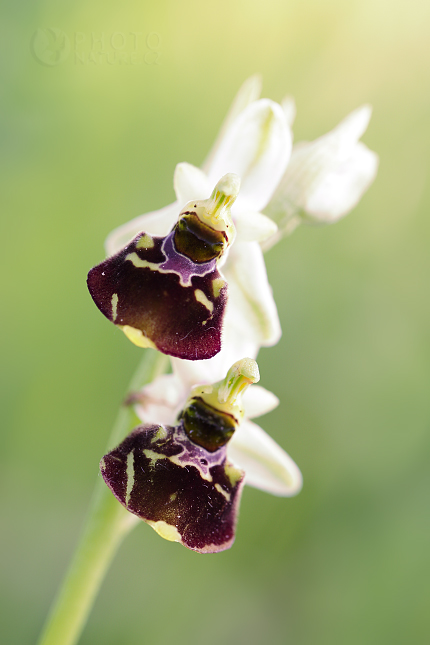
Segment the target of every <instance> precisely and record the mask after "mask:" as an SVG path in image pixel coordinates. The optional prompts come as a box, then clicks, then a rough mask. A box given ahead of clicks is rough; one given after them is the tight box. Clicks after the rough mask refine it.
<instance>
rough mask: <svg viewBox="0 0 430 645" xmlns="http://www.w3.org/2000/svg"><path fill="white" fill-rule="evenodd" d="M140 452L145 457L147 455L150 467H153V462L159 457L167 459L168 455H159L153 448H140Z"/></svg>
mask: <svg viewBox="0 0 430 645" xmlns="http://www.w3.org/2000/svg"><path fill="white" fill-rule="evenodd" d="M142 452H143V454H144V455H145V457H148V459H150V460H151V467H152V468H154V467H155V464H156V463H157V461H159V460H160V459H168V457H166V455H160V453H159V452H154V451H153V450H147V449H146V450H142Z"/></svg>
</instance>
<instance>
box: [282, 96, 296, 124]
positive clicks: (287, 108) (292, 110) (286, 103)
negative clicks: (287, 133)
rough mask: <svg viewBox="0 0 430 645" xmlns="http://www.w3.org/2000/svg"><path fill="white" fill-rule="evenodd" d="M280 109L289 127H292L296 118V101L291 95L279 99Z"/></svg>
mask: <svg viewBox="0 0 430 645" xmlns="http://www.w3.org/2000/svg"><path fill="white" fill-rule="evenodd" d="M281 106H282V109H283V110H284V114H285V118H286V119H287V123H288V125H289V127H290V128H292V127H293V123H294V120H295V118H296V112H297V110H296V102H295V100H294V99H293V97H292V96H285V97H284V98H283V99H282V101H281Z"/></svg>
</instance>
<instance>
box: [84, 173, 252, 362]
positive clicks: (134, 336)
mask: <svg viewBox="0 0 430 645" xmlns="http://www.w3.org/2000/svg"><path fill="white" fill-rule="evenodd" d="M239 185H240V180H239V177H238V176H237V175H235V174H233V173H229V174H226V175H225V176H224V177H222V178H221V179H220V181H219V182H218V183H217V185H216V186H215V188H214V190H213V192H212V194H211V196H210V198H208V199H205V200H197V199H196V200H193V201H190V202H189V203H187V204H186V205H185V206H184V208H183V209H182V211H181V213H180V215H179V219H178V221H177V222H176V224H175V226H174V227H173V229H172V230H171V232H170V233H169V234H168V235H166V236H165V237H155V236H153V235H150V234H149V233H147V232H142V233H139V234H138V235H137V236H136V237H135V238H134V239H133V240H132V241H131V242H130V243H129V244H127V245H126V246H125V248H124V249H122V250H121V251H119V252H118V253H116V254H115V255H113V256H112V257H110V258H108V259H107V260H105V261H104V262H102V263H101V264H99V265H97V266H96V267H94V268H93V269H91V271H90V272H89V274H88V280H87V283H88V288H89V291H90V293H91V296H92V298H93V300H94V302H95V303H96V305H97V306H98V308H99V309H100V311H101V312H102V313H103V314H104V315H105V316H106V317H107V318H108V319H109V320H111V321H112V322H113V323H114V324H115V325H117V326H118V327H119V328H120V329H122V330H123V332H124V333H125V335H126V336H127V337H128V338H129V339H130V340H131V341H132V342H133V343H134V344H135V345H138V346H139V347H153V348H155V349H158V350H159V351H160V352H163V353H164V354H170V356H177V357H179V358H184V359H189V360H203V359H207V358H211V357H212V356H215V354H217V353H218V352H219V351H220V349H221V325H222V320H223V316H224V309H225V304H226V298H227V285H226V282H225V280H224V279H223V278H222V276H221V274H220V273H219V272H218V269H217V263H218V261H219V259H220V258H221V257H222V255H223V253H224V252H225V251H226V249H227V248H228V246H229V245H230V244H231V243H232V241H233V239H234V236H235V228H234V224H233V221H232V219H231V213H230V207H231V205H232V204H233V203H234V200H235V199H236V197H237V194H238V192H239Z"/></svg>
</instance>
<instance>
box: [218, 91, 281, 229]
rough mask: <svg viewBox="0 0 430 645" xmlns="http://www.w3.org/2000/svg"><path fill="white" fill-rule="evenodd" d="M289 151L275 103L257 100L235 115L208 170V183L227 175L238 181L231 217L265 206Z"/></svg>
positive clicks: (279, 113) (277, 181) (279, 108)
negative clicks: (230, 173) (234, 174)
mask: <svg viewBox="0 0 430 645" xmlns="http://www.w3.org/2000/svg"><path fill="white" fill-rule="evenodd" d="M291 147H292V138H291V132H290V129H289V127H288V125H287V121H286V118H285V114H284V112H283V110H282V108H281V106H280V105H279V104H278V103H275V102H274V101H270V100H269V99H260V100H259V101H255V102H254V103H251V104H250V105H249V106H248V107H247V108H246V109H245V110H244V111H243V112H242V113H241V114H239V116H238V117H237V118H236V119H235V121H234V122H233V123H232V124H231V125H230V127H229V128H228V129H227V131H226V133H225V135H224V137H223V139H222V141H221V142H220V145H219V147H218V149H217V151H216V153H215V155H214V157H213V159H212V161H211V163H210V166H209V167H208V176H209V179H210V180H211V182H213V181H218V179H219V178H220V177H222V176H223V175H224V174H225V173H227V172H234V173H236V174H237V175H239V177H240V178H241V180H242V186H241V191H240V194H239V197H238V199H237V201H236V204H235V206H234V208H233V210H232V212H233V216H234V215H235V213H236V212H239V211H260V210H262V209H263V208H264V206H266V204H267V203H268V201H269V200H270V198H271V197H272V195H273V192H274V190H275V188H276V186H277V185H278V183H279V181H280V179H281V177H282V175H283V174H284V171H285V168H286V166H287V163H288V160H289V158H290V154H291Z"/></svg>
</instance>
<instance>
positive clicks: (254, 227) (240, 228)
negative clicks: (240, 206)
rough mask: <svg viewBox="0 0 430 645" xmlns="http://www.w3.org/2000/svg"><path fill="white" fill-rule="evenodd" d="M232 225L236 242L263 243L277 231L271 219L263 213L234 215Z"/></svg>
mask: <svg viewBox="0 0 430 645" xmlns="http://www.w3.org/2000/svg"><path fill="white" fill-rule="evenodd" d="M234 223H235V225H236V235H237V238H236V239H237V241H238V242H264V240H267V239H268V238H269V237H272V235H275V233H276V231H277V230H278V227H277V225H276V223H275V222H274V221H273V219H270V217H267V215H263V213H255V212H246V211H244V212H240V213H235V216H234Z"/></svg>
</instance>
